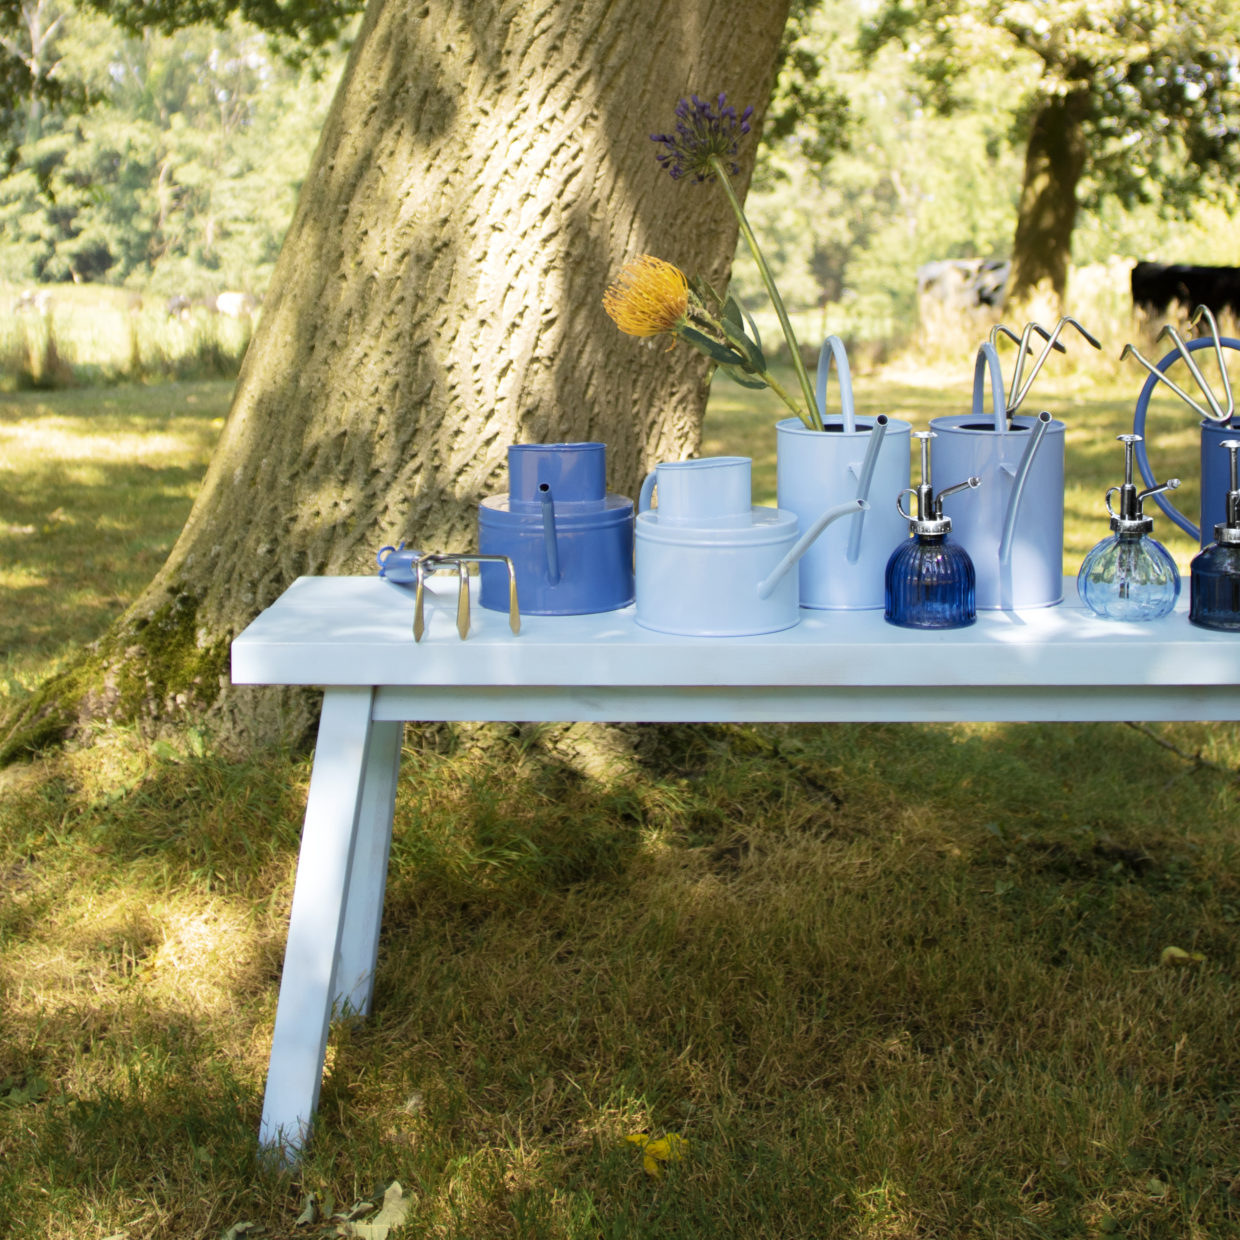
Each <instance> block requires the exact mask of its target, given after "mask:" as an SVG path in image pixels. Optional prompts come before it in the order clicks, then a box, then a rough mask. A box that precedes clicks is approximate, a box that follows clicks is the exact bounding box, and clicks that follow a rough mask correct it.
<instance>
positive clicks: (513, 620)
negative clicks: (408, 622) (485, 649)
mask: <svg viewBox="0 0 1240 1240" xmlns="http://www.w3.org/2000/svg"><path fill="white" fill-rule="evenodd" d="M470 564H503V565H504V566H505V567H506V568H507V569H508V627H509V628H510V629H511V630H512V631H513V634H514V635H515V634H517V633H520V632H521V613H520V610H519V609H518V607H517V573H516V569H514V568H513V565H512V561H511V560H510V559H509V558H508V557H507V556H506V555H468V554H465V553H461V554H459V555H458V554H443V555H423V556H419V557H418V559H417V561H416V562H415V564H414V570H413V571H414V593H413V640H414V641H415V642H420V641H421V640H422V635H423V633H425V632H426V610H425V608H426V578H427V577H429V576H430V575H431V573H434V572H438V571H439V570H441V569H449V570H450V569H455V570H456V577H457V583H456V631H457V633H458V634H459V635H460V638H461V640H462V641H464V640H465V638H466V637H468V636H469V624H470V612H469V565H470Z"/></svg>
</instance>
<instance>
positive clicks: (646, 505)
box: [637, 469, 659, 512]
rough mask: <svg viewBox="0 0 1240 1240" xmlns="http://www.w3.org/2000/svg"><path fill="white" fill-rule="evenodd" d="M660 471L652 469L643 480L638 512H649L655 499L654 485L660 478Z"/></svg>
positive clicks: (638, 496)
mask: <svg viewBox="0 0 1240 1240" xmlns="http://www.w3.org/2000/svg"><path fill="white" fill-rule="evenodd" d="M658 472H659V471H658V470H657V469H652V470H651V471H650V472H649V473H648V474H647V475H646V476H645V478H643V479H642V489H641V490H640V491H639V492H638V493H637V511H638V512H649V511H650V501H651V500H652V499H653V498H654V484H655V481H656V479H657V478H658Z"/></svg>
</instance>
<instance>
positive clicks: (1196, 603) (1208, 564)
mask: <svg viewBox="0 0 1240 1240" xmlns="http://www.w3.org/2000/svg"><path fill="white" fill-rule="evenodd" d="M1219 447H1220V448H1223V449H1225V450H1226V452H1227V453H1228V454H1229V456H1230V458H1231V460H1230V462H1229V465H1230V478H1231V483H1230V485H1229V487H1228V490H1227V506H1226V513H1227V515H1226V519H1225V520H1224V521H1222V522H1221V523H1220V524H1218V525H1216V526H1215V527H1214V541H1213V542H1212V543H1211V544H1210V545H1209V546H1208V547H1206V548H1204V549H1203V550H1201V551H1199V552H1198V553H1197V554H1196V555H1195V556H1194V557H1193V562H1192V564H1191V565H1190V566H1189V586H1188V618H1189V619H1190V620H1191V621H1192V622H1193V623H1194V624H1198V625H1200V626H1201V627H1202V628H1203V629H1222V630H1223V631H1224V632H1238V631H1240V474H1238V472H1237V463H1236V453H1237V451H1240V439H1224V440H1223V441H1222V443H1220V444H1219Z"/></svg>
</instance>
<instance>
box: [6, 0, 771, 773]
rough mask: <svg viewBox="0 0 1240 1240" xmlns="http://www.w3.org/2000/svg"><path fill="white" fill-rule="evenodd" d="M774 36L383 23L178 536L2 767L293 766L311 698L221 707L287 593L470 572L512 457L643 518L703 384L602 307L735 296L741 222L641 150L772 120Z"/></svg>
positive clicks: (394, 10) (293, 234) (678, 21)
mask: <svg viewBox="0 0 1240 1240" xmlns="http://www.w3.org/2000/svg"><path fill="white" fill-rule="evenodd" d="M787 9H788V0H753V2H751V3H747V4H744V5H738V4H736V3H734V0H685V2H684V3H681V4H679V5H677V6H675V7H674V8H672V9H670V10H669V9H668V8H667V6H665V5H664V4H663V3H662V0H626V3H625V4H623V5H615V4H613V3H611V2H610V0H557V2H555V3H540V4H522V5H514V4H512V3H510V2H508V0H468V2H466V0H428V2H427V3H424V4H421V5H418V6H409V5H407V4H405V3H403V2H402V0H372V2H371V4H370V5H369V7H368V9H367V12H366V15H365V17H364V19H363V22H362V25H361V28H360V31H359V33H358V35H357V40H356V42H355V44H354V46H353V49H352V52H351V54H350V58H349V62H348V65H347V67H346V70H345V76H344V78H343V80H342V83H341V86H340V89H339V91H338V93H337V96H336V99H335V102H334V104H333V106H332V109H331V112H330V114H329V116H328V120H327V123H326V125H325V127H324V130H323V134H322V136H321V139H320V142H319V146H318V150H317V152H316V154H315V157H314V160H313V162H312V166H311V169H310V172H309V175H308V177H307V179H306V182H305V185H304V187H303V190H302V193H301V197H300V200H299V204H298V208H297V212H296V215H295V217H294V219H293V222H292V225H291V226H290V228H289V232H288V236H287V238H286V240H285V243H284V246H283V249H282V251H281V254H280V258H279V261H278V263H277V266H276V271H275V275H274V278H273V281H272V285H271V288H270V289H269V291H268V295H267V299H266V304H265V307H264V313H263V315H262V318H261V320H260V322H259V326H258V329H257V332H256V335H255V338H254V341H253V343H252V345H251V347H250V350H249V353H248V355H247V358H246V362H245V365H244V367H243V370H242V373H241V376H240V379H239V381H238V385H237V391H236V395H235V398H234V402H233V406H232V410H231V413H230V415H229V418H228V420H227V424H226V426H225V428H224V430H223V432H222V435H221V439H220V442H219V446H218V448H217V450H216V453H215V456H214V458H213V461H212V464H211V467H210V469H209V471H208V473H207V476H206V479H205V480H204V483H203V486H202V490H201V492H200V494H199V496H198V499H197V502H196V504H195V506H194V508H193V511H192V513H191V515H190V517H189V520H188V522H187V524H186V527H185V530H184V532H183V533H182V535H181V538H180V539H179V541H178V542H177V544H176V546H175V547H174V549H173V551H172V553H171V555H170V556H169V559H168V561H167V563H166V564H165V566H164V567H163V569H162V570H161V571H160V573H159V574H158V575H157V577H156V578H155V580H154V581H153V582H152V583H151V585H150V587H148V589H147V590H146V591H145V593H144V594H143V595H142V596H141V598H139V599H138V600H137V601H136V602H135V604H134V605H133V606H132V607H131V608H130V609H129V610H128V611H127V612H126V613H125V614H124V616H123V617H122V618H121V619H120V620H119V621H118V623H117V624H116V625H115V626H114V627H113V629H112V630H111V631H110V632H109V633H108V634H107V635H106V636H105V637H104V638H103V639H102V640H101V641H100V642H99V643H98V644H97V645H96V647H95V648H93V649H91V650H89V651H87V652H85V653H84V655H83V657H82V658H81V660H80V661H79V662H78V664H77V665H76V666H75V667H73V668H71V669H69V671H67V672H66V673H65V674H64V675H63V676H62V677H60V678H58V679H57V680H55V681H53V682H51V683H50V684H48V685H47V686H45V687H44V688H43V689H42V690H41V691H40V692H39V693H38V694H36V695H35V696H34V697H33V698H32V699H30V701H29V702H28V703H27V705H26V707H25V708H24V709H23V710H22V712H21V714H20V716H19V717H18V718H17V719H16V720H12V721H10V726H9V728H8V729H7V734H8V739H7V743H6V746H5V748H6V749H7V751H8V752H9V753H12V752H14V751H20V750H22V749H25V748H29V747H30V746H32V745H35V744H38V743H40V742H41V741H45V740H47V739H49V738H50V737H53V736H60V735H63V734H64V733H65V732H66V731H68V730H71V729H72V728H74V727H75V726H77V725H78V724H80V723H82V722H84V721H86V720H89V719H90V718H91V717H92V716H96V715H103V716H108V717H125V718H141V719H145V720H147V721H158V720H161V719H167V718H175V717H176V716H177V715H178V713H179V712H182V711H193V712H196V713H201V712H207V711H209V712H211V714H212V715H213V717H214V718H215V719H216V720H217V722H218V723H219V724H220V725H221V726H222V727H224V728H226V729H227V730H228V731H230V732H231V733H232V735H233V736H234V737H235V738H237V739H242V738H248V739H251V740H255V739H259V740H261V739H271V738H273V737H276V736H285V737H288V736H299V735H301V734H302V732H303V731H304V729H305V727H306V725H307V724H308V722H309V720H310V718H311V712H310V711H309V709H308V707H307V703H305V702H304V701H302V700H301V698H300V697H299V696H297V695H288V696H286V697H285V698H284V699H281V698H280V695H279V694H277V693H276V692H274V691H272V692H267V691H263V692H261V693H255V692H254V691H233V690H231V689H230V687H229V685H228V646H229V641H230V639H231V638H232V636H233V635H234V634H235V633H237V632H238V631H239V630H240V629H241V628H242V626H243V625H244V624H245V623H247V622H248V621H249V620H250V619H251V618H252V617H253V616H254V615H255V614H256V613H257V612H258V611H259V610H260V609H261V608H262V607H264V606H266V605H267V604H269V603H270V602H271V601H273V600H274V599H275V598H276V597H277V596H278V595H279V594H280V592H281V591H282V590H283V589H284V588H285V587H286V586H287V585H288V584H289V583H290V582H291V581H292V580H293V578H295V577H296V576H297V575H298V574H301V573H341V572H371V571H373V567H374V561H373V556H374V551H375V549H376V548H377V547H378V546H379V545H380V544H381V543H383V542H387V541H391V540H393V539H397V538H402V537H403V538H406V539H408V540H410V541H411V542H414V543H415V544H417V545H421V546H425V547H433V548H444V547H454V546H457V547H459V546H465V545H469V544H471V543H472V542H473V540H474V536H475V535H474V522H475V515H474V512H475V505H476V503H477V501H478V500H479V498H481V497H482V496H484V495H486V494H489V493H492V492H494V491H496V490H497V489H500V488H501V486H502V484H503V479H504V477H505V474H506V447H507V445H508V444H509V443H511V442H514V441H522V440H524V441H539V440H542V441H548V440H575V439H602V440H605V441H606V442H607V444H608V447H609V461H610V468H611V478H610V482H611V484H612V487H613V489H617V490H622V491H627V492H628V493H630V494H632V493H633V491H634V488H635V487H636V485H637V482H638V480H639V478H640V477H641V475H642V473H643V471H644V470H645V469H646V468H647V467H648V466H649V465H651V464H652V463H653V462H655V461H657V460H660V459H668V458H672V457H677V456H679V455H681V454H683V453H685V452H687V451H688V450H690V449H692V448H693V447H694V446H695V445H696V443H697V441H698V435H699V429H700V423H701V416H702V412H703V409H704V407H705V399H706V390H707V387H706V371H705V365H704V363H703V361H702V359H701V358H700V357H699V356H698V355H697V354H696V353H693V352H692V351H690V350H677V351H675V352H673V353H670V354H668V353H662V352H658V351H657V350H651V349H650V348H649V347H647V346H645V345H643V344H642V343H641V342H637V341H634V340H632V339H630V338H629V337H626V336H622V335H621V334H620V333H619V332H618V331H616V329H615V328H614V326H613V325H612V324H611V322H610V321H609V320H608V319H607V317H606V315H605V314H604V312H603V310H602V306H601V295H602V292H603V290H604V288H605V287H606V285H607V283H608V281H609V279H610V278H611V277H612V276H613V275H614V274H615V273H616V271H617V270H618V268H619V267H620V265H621V264H622V262H623V261H624V260H625V259H627V258H630V257H633V256H634V255H636V254H638V253H641V252H652V253H656V254H658V255H659V256H660V257H662V258H665V259H667V260H668V261H671V262H675V263H677V264H678V265H679V266H681V267H682V268H683V269H685V270H688V271H691V272H700V273H701V274H702V275H704V276H706V277H707V278H709V279H710V280H711V281H712V282H716V283H717V284H720V285H722V284H726V282H727V277H728V268H729V265H730V257H731V255H732V253H733V250H734V248H735V243H736V224H735V220H734V217H733V216H732V212H731V210H730V209H729V207H728V204H727V201H726V199H725V198H724V196H723V194H722V193H721V192H720V191H719V189H718V187H716V186H712V185H697V184H691V183H690V184H686V183H675V182H673V181H672V180H670V179H669V178H668V177H667V176H666V175H665V174H663V173H662V172H661V171H660V169H659V166H658V164H657V163H656V162H655V158H654V155H655V151H654V149H653V147H652V144H651V143H650V142H649V140H648V137H647V135H648V134H649V133H651V132H652V131H654V130H657V129H661V128H666V127H667V125H668V123H669V122H670V119H671V115H672V110H673V108H674V106H675V103H676V100H677V97H678V96H679V95H681V94H685V93H688V92H691V91H696V92H698V93H701V94H709V93H713V92H716V91H718V90H725V89H726V90H727V91H728V93H729V95H730V97H731V98H732V100H733V101H734V102H736V103H740V104H744V103H749V102H752V103H754V104H755V105H758V107H759V115H760V114H761V110H762V107H763V106H764V105H765V103H766V101H767V99H768V98H769V95H770V91H771V83H772V79H773V75H774V67H775V63H776V56H777V53H778V50H779V42H780V35H781V31H782V28H783V24H784V21H785V18H786V15H787ZM752 155H753V152H752V148H750V149H749V150H746V151H744V152H742V157H743V158H744V160H745V166H746V170H748V168H749V167H751V166H752ZM745 179H746V177H745V175H744V174H743V175H742V177H741V182H742V184H741V189H742V192H743V189H744V184H743V182H744V180H745Z"/></svg>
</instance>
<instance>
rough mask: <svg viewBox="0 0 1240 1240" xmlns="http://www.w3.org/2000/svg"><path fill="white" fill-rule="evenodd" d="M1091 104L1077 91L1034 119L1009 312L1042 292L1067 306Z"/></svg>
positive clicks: (1083, 92) (1054, 101)
mask: <svg viewBox="0 0 1240 1240" xmlns="http://www.w3.org/2000/svg"><path fill="white" fill-rule="evenodd" d="M1089 105H1090V97H1089V92H1088V91H1086V90H1083V89H1081V90H1075V91H1071V92H1069V93H1068V94H1066V95H1056V96H1052V97H1051V98H1049V99H1046V100H1045V101H1044V102H1043V104H1042V106H1041V107H1040V109H1039V110H1038V112H1037V114H1036V115H1035V116H1034V118H1033V127H1032V130H1031V132H1030V134H1029V145H1028V147H1027V148H1026V151H1025V176H1024V182H1023V184H1022V186H1021V194H1020V209H1019V214H1018V216H1017V221H1016V237H1015V239H1014V240H1013V242H1012V273H1011V276H1010V278H1009V282H1008V291H1007V295H1006V297H1005V305H1006V307H1008V308H1020V307H1023V306H1026V305H1027V304H1028V303H1029V302H1030V300H1031V299H1032V298H1033V297H1034V296H1035V295H1037V293H1038V292H1039V290H1040V289H1041V290H1043V291H1045V290H1047V289H1048V288H1049V291H1050V292H1051V294H1052V296H1053V298H1054V300H1055V301H1056V302H1057V303H1059V304H1062V302H1063V298H1064V294H1065V292H1066V291H1067V286H1068V268H1069V265H1070V263H1071V259H1072V229H1073V227H1074V226H1075V224H1076V211H1077V201H1076V187H1077V183H1078V182H1079V181H1080V179H1081V173H1082V172H1083V171H1084V168H1085V160H1086V158H1087V156H1088V145H1087V143H1086V141H1085V135H1084V130H1083V127H1082V126H1083V122H1084V120H1085V117H1086V115H1087V113H1088V110H1089Z"/></svg>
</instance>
